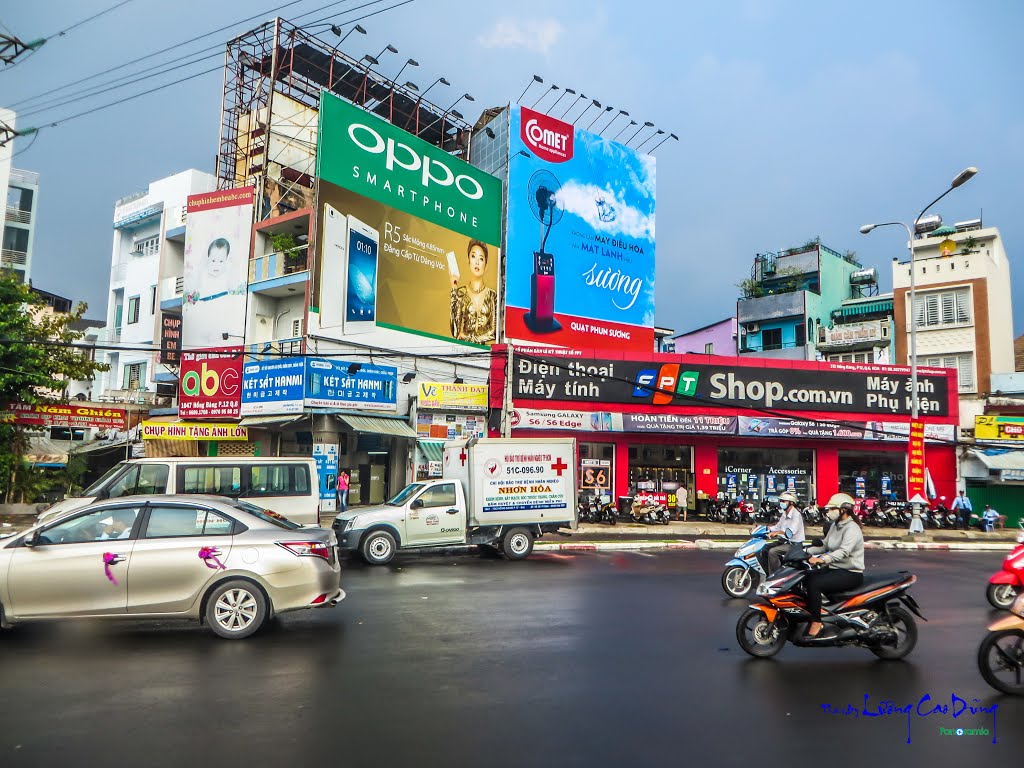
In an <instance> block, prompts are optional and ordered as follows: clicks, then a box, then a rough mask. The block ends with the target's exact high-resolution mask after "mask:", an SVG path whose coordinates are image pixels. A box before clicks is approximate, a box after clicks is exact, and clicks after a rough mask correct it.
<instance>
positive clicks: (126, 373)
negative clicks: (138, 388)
mask: <svg viewBox="0 0 1024 768" xmlns="http://www.w3.org/2000/svg"><path fill="white" fill-rule="evenodd" d="M131 370H132V367H131V366H130V365H126V366H125V367H124V368H122V369H121V373H122V376H121V389H130V387H129V385H128V382H129V381H130V380H131Z"/></svg>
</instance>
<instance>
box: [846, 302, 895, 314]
mask: <svg viewBox="0 0 1024 768" xmlns="http://www.w3.org/2000/svg"><path fill="white" fill-rule="evenodd" d="M882 312H892V299H884V300H882V301H869V302H865V303H864V304H850V305H847V306H845V307H842V308H840V310H839V313H838V316H839V317H857V316H858V315H873V314H878V313H882Z"/></svg>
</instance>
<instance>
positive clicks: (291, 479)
mask: <svg viewBox="0 0 1024 768" xmlns="http://www.w3.org/2000/svg"><path fill="white" fill-rule="evenodd" d="M249 471H250V473H251V480H250V482H249V491H248V493H244V494H242V497H243V498H259V497H261V496H308V495H309V467H308V466H307V465H305V464H253V465H252V466H251V467H249Z"/></svg>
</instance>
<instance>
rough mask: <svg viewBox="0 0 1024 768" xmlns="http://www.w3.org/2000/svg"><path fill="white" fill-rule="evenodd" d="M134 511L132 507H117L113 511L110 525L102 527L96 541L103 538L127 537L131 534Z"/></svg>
mask: <svg viewBox="0 0 1024 768" xmlns="http://www.w3.org/2000/svg"><path fill="white" fill-rule="evenodd" d="M135 515H136V511H135V510H134V509H118V510H115V511H114V513H113V519H112V520H111V523H110V525H108V526H106V527H105V528H104V529H103V533H101V534H100V535H99V537H98V539H97V540H98V541H103V540H104V539H127V538H128V537H129V536H131V535H132V526H134V525H135Z"/></svg>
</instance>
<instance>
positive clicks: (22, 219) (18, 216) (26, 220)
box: [4, 205, 32, 224]
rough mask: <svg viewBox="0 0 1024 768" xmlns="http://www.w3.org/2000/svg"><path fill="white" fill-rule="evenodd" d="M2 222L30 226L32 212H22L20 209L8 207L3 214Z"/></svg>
mask: <svg viewBox="0 0 1024 768" xmlns="http://www.w3.org/2000/svg"><path fill="white" fill-rule="evenodd" d="M4 221H10V222H12V223H14V224H31V223H32V211H23V210H22V209H21V208H17V207H15V206H13V205H8V206H7V212H6V213H5V214H4Z"/></svg>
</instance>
